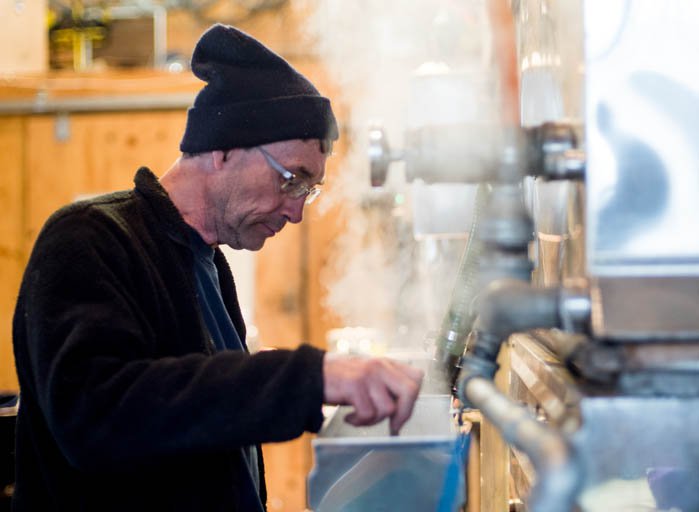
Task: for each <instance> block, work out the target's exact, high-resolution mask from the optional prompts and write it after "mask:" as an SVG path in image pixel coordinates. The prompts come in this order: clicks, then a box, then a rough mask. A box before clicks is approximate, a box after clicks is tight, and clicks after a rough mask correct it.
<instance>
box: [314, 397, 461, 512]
mask: <svg viewBox="0 0 699 512" xmlns="http://www.w3.org/2000/svg"><path fill="white" fill-rule="evenodd" d="M450 407H451V396H450V395H422V396H420V397H419V398H418V401H417V403H416V405H415V409H414V411H413V415H412V416H411V418H410V420H409V421H408V422H407V423H406V424H405V426H404V427H403V429H402V430H401V433H400V435H399V436H393V437H391V436H390V435H389V432H388V425H387V422H383V423H380V424H378V425H375V426H372V427H361V428H358V427H353V426H352V425H350V424H348V423H346V422H345V421H344V418H345V416H346V415H347V414H348V413H350V412H351V408H349V407H339V408H337V409H336V410H335V412H334V414H333V415H332V416H330V417H329V418H328V419H327V420H326V423H325V424H324V426H323V428H322V429H321V431H320V433H319V435H318V437H317V438H316V439H314V440H313V441H312V445H313V452H314V456H315V465H314V467H313V470H312V471H311V473H310V475H309V478H308V502H309V506H310V507H311V508H312V509H313V510H314V511H316V512H324V511H329V512H340V511H344V512H349V511H357V512H359V511H364V510H376V511H381V510H401V511H407V512H410V511H415V512H424V511H426V510H435V511H436V510H439V511H440V512H441V511H442V510H444V511H446V510H456V507H450V506H446V505H444V503H442V502H440V500H442V499H443V497H444V495H446V494H449V493H453V494H454V496H453V498H454V501H455V502H458V503H462V502H463V500H464V494H463V492H464V488H465V484H464V471H463V463H464V461H463V460H460V461H458V463H457V464H456V465H454V464H453V463H454V462H455V461H454V454H455V445H456V443H457V441H458V439H459V434H458V428H457V425H456V423H455V422H454V421H453V420H452V415H451V414H450ZM451 477H455V478H456V480H450V478H451ZM441 506H446V508H439V507H441Z"/></svg>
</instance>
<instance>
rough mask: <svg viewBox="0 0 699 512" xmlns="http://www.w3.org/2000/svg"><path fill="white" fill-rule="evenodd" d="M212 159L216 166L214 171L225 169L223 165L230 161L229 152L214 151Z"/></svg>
mask: <svg viewBox="0 0 699 512" xmlns="http://www.w3.org/2000/svg"><path fill="white" fill-rule="evenodd" d="M211 159H212V162H213V164H214V169H216V170H217V171H220V170H221V169H223V164H225V163H226V160H227V159H228V152H227V151H221V150H216V151H212V152H211Z"/></svg>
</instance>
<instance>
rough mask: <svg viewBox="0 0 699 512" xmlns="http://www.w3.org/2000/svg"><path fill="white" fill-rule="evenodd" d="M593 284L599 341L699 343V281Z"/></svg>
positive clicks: (679, 278) (684, 278)
mask: <svg viewBox="0 0 699 512" xmlns="http://www.w3.org/2000/svg"><path fill="white" fill-rule="evenodd" d="M697 204H699V203H697ZM591 284H592V287H591V296H592V329H593V334H594V336H595V337H596V338H600V339H607V340H614V341H617V342H633V343H645V342H654V343H657V342H659V341H660V342H668V341H672V340H699V306H698V304H699V277H694V276H677V277H645V278H642V279H641V278H633V277H617V278H611V277H603V278H598V279H593V281H592V283H591Z"/></svg>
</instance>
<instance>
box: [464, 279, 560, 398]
mask: <svg viewBox="0 0 699 512" xmlns="http://www.w3.org/2000/svg"><path fill="white" fill-rule="evenodd" d="M560 299H561V291H560V289H558V288H534V287H532V286H531V285H530V284H529V283H526V282H524V281H521V280H519V279H499V280H497V281H493V282H492V283H490V284H489V285H488V287H487V288H486V289H485V291H484V292H483V296H482V297H481V298H480V300H479V301H478V305H477V308H478V312H479V315H478V319H477V320H476V325H475V339H476V341H475V343H474V344H473V345H472V346H471V347H470V348H469V352H468V354H467V355H466V356H464V357H463V359H462V365H461V366H462V370H461V373H462V375H463V376H464V378H465V379H468V378H469V377H473V376H479V377H486V378H492V377H493V376H494V375H495V372H496V371H497V364H496V362H495V361H496V359H497V356H498V352H499V351H500V346H501V345H502V343H503V342H504V341H505V340H506V339H507V338H508V337H509V336H510V334H512V333H515V332H521V331H527V330H529V329H534V328H543V327H561V326H562V323H563V322H562V320H561V318H562V313H561V300H560ZM466 403H467V402H466Z"/></svg>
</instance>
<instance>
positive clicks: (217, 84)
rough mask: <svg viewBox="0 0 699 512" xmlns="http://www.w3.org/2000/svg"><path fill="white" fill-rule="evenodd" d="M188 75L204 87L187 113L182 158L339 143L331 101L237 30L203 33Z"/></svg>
mask: <svg viewBox="0 0 699 512" xmlns="http://www.w3.org/2000/svg"><path fill="white" fill-rule="evenodd" d="M192 72H193V73H194V74H195V75H196V76H197V77H198V78H201V79H202V80H204V81H205V82H206V85H205V86H204V88H203V89H202V90H201V91H199V94H197V97H196V98H195V100H194V106H192V108H190V109H189V111H188V112H187V126H186V128H185V132H184V136H183V137H182V142H180V150H181V151H182V152H183V153H201V152H207V151H214V150H222V149H232V148H242V147H252V146H259V145H262V144H268V143H270V142H278V141H283V140H292V139H331V140H335V139H337V137H338V132H337V123H336V122H335V116H334V115H333V111H332V108H331V106H330V100H328V99H327V98H324V97H323V96H321V95H320V94H319V93H318V90H317V89H316V88H315V87H314V86H313V84H311V82H309V81H308V79H306V78H305V77H304V76H303V75H301V74H300V73H299V72H298V71H296V70H295V69H294V68H292V67H291V66H290V65H289V63H287V62H286V61H285V60H284V59H283V58H282V57H280V56H279V55H277V54H276V53H274V52H272V51H271V50H270V49H269V48H267V47H266V46H264V45H263V44H262V43H260V42H259V41H257V40H256V39H255V38H253V37H251V36H249V35H248V34H245V33H244V32H241V31H240V30H237V29H235V28H233V27H230V26H226V25H221V24H216V25H214V26H212V27H211V28H210V29H209V30H207V31H206V32H205V33H204V35H202V36H201V38H200V39H199V41H198V42H197V45H196V47H195V48H194V53H193V54H192Z"/></svg>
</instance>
